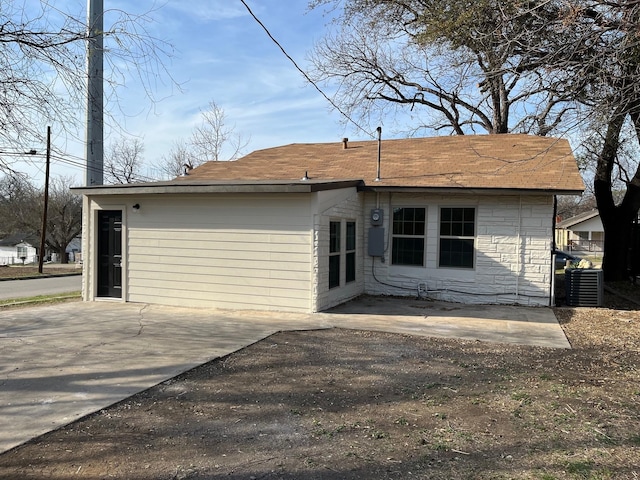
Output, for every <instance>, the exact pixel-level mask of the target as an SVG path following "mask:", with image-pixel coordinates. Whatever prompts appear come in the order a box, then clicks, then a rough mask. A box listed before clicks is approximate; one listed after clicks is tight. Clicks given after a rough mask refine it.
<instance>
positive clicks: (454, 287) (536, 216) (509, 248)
mask: <svg viewBox="0 0 640 480" xmlns="http://www.w3.org/2000/svg"><path fill="white" fill-rule="evenodd" d="M374 201H375V195H372V194H369V195H367V198H366V204H365V211H368V210H369V209H370V208H373V207H375V203H374ZM380 206H381V207H382V208H384V210H385V212H384V214H385V217H384V218H385V225H384V228H385V229H386V231H385V233H386V240H385V248H386V253H385V258H384V262H383V261H382V259H380V258H375V259H373V258H372V257H369V256H366V257H365V275H366V285H365V291H366V293H368V294H373V295H412V296H415V295H418V287H419V285H421V286H424V287H426V290H427V291H428V294H427V296H429V297H432V298H437V299H442V300H447V301H454V302H461V303H478V304H480V303H485V304H491V303H495V304H523V305H548V304H549V293H550V280H551V271H552V269H551V256H550V255H551V254H550V249H551V238H552V235H553V229H552V222H551V220H552V218H553V205H552V199H551V197H550V196H522V197H519V196H509V197H502V196H471V195H460V196H446V197H445V196H435V195H402V194H393V196H392V197H389V196H388V195H381V205H380ZM400 206H406V207H409V206H411V207H425V208H426V209H427V231H426V235H425V238H426V240H425V266H423V267H406V266H394V265H390V255H391V238H392V237H391V232H390V222H391V220H392V216H393V210H392V209H393V208H394V207H400ZM449 206H460V207H474V208H475V209H476V238H475V250H476V252H475V266H474V268H473V269H464V268H457V269H456V268H441V267H439V266H438V248H439V231H438V230H439V212H440V208H441V207H449ZM368 228H369V226H368V225H367V226H366V227H365V230H368ZM366 236H367V235H366V234H365V238H366ZM372 262H373V265H372ZM372 267H373V271H374V272H375V278H374V275H373V274H372V273H371V272H372Z"/></svg>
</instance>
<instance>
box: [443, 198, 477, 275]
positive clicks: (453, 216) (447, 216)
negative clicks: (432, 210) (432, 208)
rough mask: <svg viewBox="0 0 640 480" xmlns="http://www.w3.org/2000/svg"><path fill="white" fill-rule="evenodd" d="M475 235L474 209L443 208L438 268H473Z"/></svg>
mask: <svg viewBox="0 0 640 480" xmlns="http://www.w3.org/2000/svg"><path fill="white" fill-rule="evenodd" d="M475 235H476V209H475V208H474V207H441V208H440V245H439V249H440V252H439V259H438V266H440V267H453V268H473V267H474V258H475V239H476V237H475Z"/></svg>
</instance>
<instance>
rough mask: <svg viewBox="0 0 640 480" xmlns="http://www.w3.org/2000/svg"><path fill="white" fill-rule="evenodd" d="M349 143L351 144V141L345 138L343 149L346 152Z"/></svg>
mask: <svg viewBox="0 0 640 480" xmlns="http://www.w3.org/2000/svg"><path fill="white" fill-rule="evenodd" d="M348 143H349V139H348V138H346V137H345V138H343V139H342V148H343V149H344V150H346V149H347V148H349V147H348V145H347V144H348Z"/></svg>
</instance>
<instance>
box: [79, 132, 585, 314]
mask: <svg viewBox="0 0 640 480" xmlns="http://www.w3.org/2000/svg"><path fill="white" fill-rule="evenodd" d="M583 189H584V184H583V182H582V179H581V177H580V174H579V172H578V168H577V166H576V162H575V159H574V157H573V154H572V152H571V148H570V147H569V143H568V142H567V141H566V140H559V139H554V138H545V137H534V136H527V135H488V136H451V137H437V138H412V139H403V140H385V141H382V142H381V143H378V142H377V141H364V142H348V141H347V140H346V139H345V140H344V141H343V143H340V142H336V143H329V144H293V145H286V146H282V147H276V148H270V149H265V150H259V151H256V152H253V153H251V154H249V155H247V156H246V157H244V158H241V159H239V160H237V161H233V162H208V163H206V164H204V165H202V166H200V167H198V168H196V169H194V170H192V171H191V172H189V175H188V176H185V177H180V178H178V179H175V180H172V181H169V182H157V183H145V184H134V185H111V186H95V187H84V188H76V189H74V190H75V191H76V193H80V194H82V195H83V215H84V217H83V248H82V251H83V255H84V262H83V269H84V270H83V273H84V275H83V298H84V300H86V301H93V300H98V299H117V300H121V301H127V302H142V303H153V304H164V305H175V306H192V307H216V308H232V309H263V310H281V311H297V312H317V311H321V310H325V309H327V308H330V307H332V306H335V305H337V304H340V303H342V302H345V301H348V300H350V299H353V298H355V297H357V296H359V295H362V294H371V295H406V296H409V295H411V296H418V295H419V296H422V297H433V298H438V299H443V300H448V301H455V302H464V303H478V304H480V303H495V304H522V305H549V302H550V296H551V291H550V286H551V280H552V274H553V267H552V259H551V243H552V239H553V204H554V202H553V197H554V195H562V194H567V195H576V194H580V193H581V192H582V191H583Z"/></svg>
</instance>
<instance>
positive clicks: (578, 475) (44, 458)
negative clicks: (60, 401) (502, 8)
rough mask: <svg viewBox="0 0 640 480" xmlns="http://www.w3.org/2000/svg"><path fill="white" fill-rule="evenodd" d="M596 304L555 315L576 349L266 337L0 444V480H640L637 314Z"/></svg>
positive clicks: (357, 335)
mask: <svg viewBox="0 0 640 480" xmlns="http://www.w3.org/2000/svg"><path fill="white" fill-rule="evenodd" d="M624 288H625V293H626V294H627V295H632V296H634V297H636V298H640V295H638V292H637V289H636V288H635V287H631V286H624ZM606 303H607V308H567V307H560V308H557V309H556V310H555V311H556V315H557V317H558V318H559V320H560V322H561V324H562V327H563V328H564V330H565V332H566V335H567V337H568V339H569V341H570V343H571V345H572V347H573V349H571V350H554V349H546V348H541V347H525V346H513V345H498V344H489V343H482V342H472V341H459V340H446V339H435V338H423V337H414V336H404V335H394V334H384V333H372V332H366V331H346V330H339V329H334V330H323V331H312V332H291V333H280V334H276V335H273V336H271V337H269V338H267V339H265V340H264V341H261V342H259V343H257V344H254V345H252V346H249V347H247V348H245V349H243V350H241V351H239V352H236V353H234V354H231V355H229V356H227V357H224V358H221V359H218V360H215V361H213V362H210V363H207V364H205V365H202V366H200V367H198V368H195V369H193V370H191V371H189V372H187V373H185V374H183V375H181V376H179V377H176V378H174V379H171V380H169V381H167V382H164V383H162V384H160V385H157V386H156V387H153V388H151V389H149V390H147V391H145V392H142V393H140V394H138V395H135V396H133V397H131V398H128V399H127V400H125V401H123V402H121V403H118V404H116V405H114V406H112V407H110V408H107V409H105V410H102V411H100V412H98V413H96V414H93V415H90V416H88V417H85V418H83V419H80V420H78V421H76V422H75V423H73V424H70V425H68V426H66V427H64V428H61V429H59V430H57V431H54V432H51V433H49V434H47V435H44V436H42V437H39V438H36V439H34V440H32V441H31V442H29V443H27V444H25V445H23V446H20V447H17V448H15V449H13V450H11V451H9V452H7V453H5V454H3V455H0V478H2V479H21V478H29V479H32V478H33V479H44V478H47V479H50V478H53V479H69V478H83V479H110V478H120V479H129V480H143V479H145V480H146V479H149V480H150V479H154V480H160V479H172V480H173V479H237V480H239V479H303V480H312V479H313V480H316V479H317V480H326V479H412V478H415V479H539V480H553V479H594V480H596V479H638V478H640V372H639V365H640V315H639V312H638V311H637V305H636V304H634V303H632V302H629V301H627V300H624V299H621V298H620V297H615V296H611V295H606Z"/></svg>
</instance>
